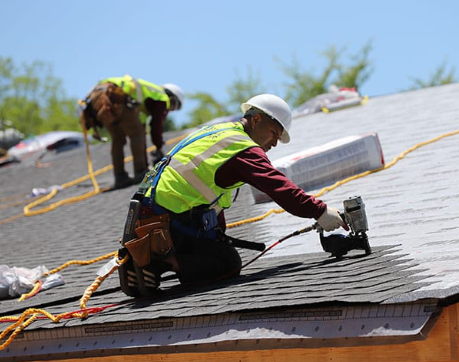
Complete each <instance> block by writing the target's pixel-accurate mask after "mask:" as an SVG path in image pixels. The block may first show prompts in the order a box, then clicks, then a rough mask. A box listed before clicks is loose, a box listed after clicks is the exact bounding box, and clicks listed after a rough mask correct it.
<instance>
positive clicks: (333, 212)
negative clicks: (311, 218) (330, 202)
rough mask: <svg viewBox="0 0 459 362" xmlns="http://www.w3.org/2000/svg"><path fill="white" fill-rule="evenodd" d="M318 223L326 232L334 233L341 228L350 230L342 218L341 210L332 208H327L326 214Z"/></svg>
mask: <svg viewBox="0 0 459 362" xmlns="http://www.w3.org/2000/svg"><path fill="white" fill-rule="evenodd" d="M317 223H318V224H319V226H320V227H321V228H322V229H324V230H325V231H333V230H335V229H338V228H339V227H343V228H344V229H346V230H349V227H348V226H347V225H346V223H345V222H344V221H343V219H342V218H341V216H340V214H339V210H338V209H335V208H334V207H330V206H327V209H326V210H325V212H324V213H323V214H322V215H321V216H320V217H319V218H318V219H317Z"/></svg>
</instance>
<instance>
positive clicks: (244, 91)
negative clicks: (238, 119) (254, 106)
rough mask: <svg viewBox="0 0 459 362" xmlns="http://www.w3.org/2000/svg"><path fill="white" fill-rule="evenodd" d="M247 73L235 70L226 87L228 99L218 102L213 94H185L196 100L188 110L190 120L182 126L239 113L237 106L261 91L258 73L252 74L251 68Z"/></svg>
mask: <svg viewBox="0 0 459 362" xmlns="http://www.w3.org/2000/svg"><path fill="white" fill-rule="evenodd" d="M247 73H248V75H247V76H246V77H243V76H242V75H241V74H240V73H239V72H238V71H236V77H235V80H234V82H232V83H231V84H230V86H228V87H227V89H226V90H227V93H228V96H229V101H227V102H219V101H217V100H216V99H215V98H214V97H213V96H211V95H210V94H208V93H204V92H197V93H193V94H190V95H187V98H189V99H190V100H194V101H196V102H197V106H196V107H195V108H194V109H193V110H192V111H191V112H190V116H191V120H190V122H189V123H186V124H184V125H182V128H188V127H195V126H198V125H200V124H202V123H205V122H208V121H210V120H212V119H214V118H217V117H223V116H229V115H231V114H236V113H239V112H240V110H239V106H240V104H241V103H242V102H245V101H246V100H247V99H249V98H250V97H253V96H254V95H256V94H259V93H263V92H264V91H263V87H262V86H261V80H260V76H259V75H254V73H253V71H252V69H251V68H248V70H247Z"/></svg>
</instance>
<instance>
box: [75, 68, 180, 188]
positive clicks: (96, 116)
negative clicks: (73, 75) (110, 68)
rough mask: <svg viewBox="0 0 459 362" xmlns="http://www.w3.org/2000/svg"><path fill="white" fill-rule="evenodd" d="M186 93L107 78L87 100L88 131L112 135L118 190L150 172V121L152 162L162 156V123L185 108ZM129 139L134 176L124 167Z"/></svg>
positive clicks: (83, 119)
mask: <svg viewBox="0 0 459 362" xmlns="http://www.w3.org/2000/svg"><path fill="white" fill-rule="evenodd" d="M183 98H184V95H183V92H182V90H181V89H180V87H179V86H177V85H175V84H172V83H168V84H163V85H162V86H159V85H156V84H154V83H151V82H147V81H145V80H143V79H135V78H132V77H131V76H129V75H126V76H124V77H114V78H106V79H104V80H102V81H100V82H99V83H98V84H97V85H96V86H95V87H94V88H93V89H92V90H91V92H90V93H89V95H88V96H87V97H86V100H85V104H86V106H85V109H84V111H83V113H82V115H81V120H80V121H81V122H84V124H85V125H86V128H87V129H89V128H91V127H93V128H94V132H95V136H96V138H97V137H99V138H100V136H99V133H98V130H97V127H103V128H105V129H106V130H107V131H108V133H109V134H110V136H111V139H112V147H111V156H112V163H113V172H114V176H115V184H114V185H113V188H115V189H119V188H123V187H127V186H130V185H132V184H134V183H139V182H140V181H141V180H142V178H143V176H144V175H145V173H146V172H147V171H148V161H147V155H146V140H145V123H146V121H147V119H148V118H149V126H150V136H151V141H152V143H153V144H154V145H155V146H156V153H155V154H154V157H155V158H154V159H153V163H156V162H157V161H158V159H160V158H161V157H162V155H163V152H162V147H163V145H164V141H163V123H164V121H165V119H166V116H167V114H168V113H169V112H170V111H174V110H179V109H181V108H182V103H183ZM126 137H128V138H129V141H130V147H131V153H132V156H133V159H134V161H133V166H134V177H133V178H130V177H129V175H128V173H127V172H126V171H125V168H124V146H125V145H126Z"/></svg>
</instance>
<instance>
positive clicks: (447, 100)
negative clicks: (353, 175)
mask: <svg viewBox="0 0 459 362" xmlns="http://www.w3.org/2000/svg"><path fill="white" fill-rule="evenodd" d="M457 99H459V84H452V85H446V86H441V87H434V88H428V89H423V90H418V91H411V92H405V93H400V94H394V95H388V96H381V97H376V98H370V100H369V102H368V103H367V104H366V105H364V106H359V107H354V108H351V109H347V110H341V111H337V112H334V113H330V114H323V113H319V114H314V115H309V116H305V117H303V118H299V119H296V120H295V121H294V123H293V125H292V129H291V134H292V135H293V137H292V141H291V143H290V144H288V145H280V146H278V147H277V148H276V149H274V150H272V151H271V152H270V153H269V156H270V158H271V159H273V160H274V159H276V158H279V157H283V156H286V155H288V154H291V153H294V152H297V151H300V150H303V149H307V148H310V147H313V146H319V145H321V144H324V143H326V142H329V141H332V140H334V139H337V138H340V137H344V136H347V135H355V134H363V133H367V132H377V133H378V135H379V138H380V141H381V144H382V148H383V152H384V156H385V159H386V162H389V161H391V160H392V159H393V158H394V157H395V156H397V155H399V154H400V153H401V152H402V151H404V150H406V149H408V148H410V147H412V146H414V145H416V144H417V143H419V142H423V141H427V140H429V139H431V138H433V137H435V136H439V135H441V134H443V133H445V132H450V131H454V130H456V129H457V128H458V122H457V119H458V118H457V117H458V116H457V115H458V114H459V103H458V102H457ZM172 136H173V135H168V137H172ZM458 139H459V135H458V136H452V137H448V138H445V139H442V140H440V141H438V142H435V143H433V144H430V145H427V146H425V147H422V148H420V149H418V150H416V151H414V152H412V153H410V154H409V155H407V156H406V157H405V158H404V159H402V160H400V161H399V163H397V164H396V165H395V166H393V167H391V168H389V169H387V170H384V171H381V172H378V173H375V174H371V175H369V176H367V177H364V178H361V179H358V180H355V181H352V182H350V183H347V184H344V185H342V186H340V187H338V188H337V189H335V190H333V191H331V192H329V193H327V194H325V195H324V196H322V197H321V198H322V199H323V200H324V201H326V202H327V203H328V204H330V205H332V206H334V207H338V208H340V209H342V201H343V200H344V199H346V198H348V197H349V196H354V195H360V196H362V197H363V199H364V202H365V204H366V212H367V216H368V220H369V227H370V231H369V232H368V235H369V238H370V244H371V245H372V247H373V254H371V255H369V256H367V257H361V252H358V251H356V252H353V253H351V254H350V255H349V256H348V257H345V258H344V259H343V260H335V259H333V258H329V255H328V254H326V253H324V252H323V251H322V249H321V246H320V243H319V239H318V235H317V233H315V232H311V233H308V234H304V235H301V236H297V237H294V238H292V239H289V240H287V241H285V242H284V243H282V244H280V245H279V246H277V247H276V248H274V249H273V250H272V251H270V252H269V253H268V254H266V256H264V257H263V258H261V259H259V260H258V261H256V262H255V263H253V264H251V265H250V266H249V267H248V268H246V269H245V270H243V272H242V275H241V276H240V277H238V278H236V279H233V280H230V281H225V282H219V283H217V284H216V285H213V286H209V287H201V288H198V289H196V290H184V289H181V288H180V287H177V281H175V280H172V281H168V282H166V283H164V284H163V287H164V289H165V290H166V292H165V293H164V294H163V295H162V296H160V297H158V298H155V299H154V300H151V299H148V300H143V301H138V302H136V303H135V304H127V305H125V306H118V307H116V308H113V309H111V310H107V311H105V312H103V313H100V314H97V315H94V316H93V317H91V318H89V319H88V320H86V321H80V320H70V321H66V322H63V324H57V325H56V324H52V323H49V322H48V321H38V322H36V323H34V324H33V325H32V326H30V327H29V328H31V329H34V328H42V327H43V328H59V327H62V326H63V325H65V326H73V325H80V324H87V323H89V324H91V323H106V322H117V321H124V320H126V318H127V316H128V318H129V320H131V321H132V320H144V319H155V318H160V317H165V316H169V317H182V316H195V315H208V314H219V313H225V312H232V311H244V310H253V309H263V308H268V309H270V308H275V307H289V306H307V305H312V304H315V303H332V302H348V303H360V302H361V303H390V302H395V303H401V302H407V301H412V300H419V299H424V298H439V299H441V298H447V297H451V296H455V295H457V294H458V290H459V289H458V288H459V282H458V280H459V268H458V267H457V259H458V256H459V248H458V245H459V236H458V234H459V233H458V231H459V207H458V201H459V182H458V180H459V167H458V166H457V165H458V160H459V147H458V146H457V145H458ZM91 155H92V161H93V167H94V169H95V170H97V169H100V168H102V167H104V166H106V165H108V164H110V156H109V145H108V144H106V145H103V144H100V145H96V146H93V147H92V148H91ZM49 162H50V165H49V167H47V168H36V167H31V166H30V165H28V164H20V165H13V166H11V167H6V168H2V169H0V199H1V201H2V203H1V204H0V205H1V206H2V207H1V208H0V221H1V220H5V219H7V218H9V217H11V216H15V215H19V214H21V213H22V207H23V206H24V205H25V204H26V203H27V202H28V201H31V200H30V199H26V198H25V195H27V194H29V193H30V192H31V190H32V188H34V187H49V186H51V185H61V184H63V183H66V182H69V181H72V180H74V179H77V178H79V177H81V176H83V175H85V174H86V173H87V169H86V167H87V166H86V157H85V154H84V152H82V151H81V150H80V151H72V152H68V153H67V154H65V155H62V156H61V157H59V158H55V159H49ZM127 169H128V170H129V171H131V172H132V164H131V163H129V164H128V165H127ZM97 181H98V182H99V184H100V186H101V187H104V186H108V185H109V184H110V183H111V182H112V175H111V171H108V172H107V173H104V174H102V175H100V176H98V177H97ZM91 189H92V184H91V182H90V180H87V181H84V182H83V183H80V184H79V185H78V186H72V187H69V188H68V189H65V190H63V191H61V192H59V193H58V195H57V196H56V197H55V198H53V199H52V200H51V201H49V202H48V203H46V204H45V205H47V204H50V203H52V202H56V201H59V200H62V199H66V198H68V197H71V196H77V195H81V194H83V193H85V192H88V191H90V190H91ZM134 191H135V187H130V188H127V189H123V190H117V191H115V192H106V193H103V194H101V195H98V196H96V197H92V198H89V199H86V200H84V201H81V202H76V203H72V204H69V205H64V206H61V207H59V208H57V209H56V210H54V211H51V212H48V213H45V214H42V215H36V216H32V217H20V218H18V219H16V220H12V221H10V222H6V223H3V224H0V246H1V250H2V251H1V255H2V257H1V260H0V264H6V265H8V266H21V267H26V268H34V267H36V266H38V265H45V266H46V267H47V268H48V269H53V268H55V267H57V266H60V265H61V264H63V263H64V262H66V261H68V260H88V259H92V258H94V257H97V256H100V255H104V254H107V253H110V252H112V251H115V250H116V249H117V248H118V245H119V244H118V242H117V239H118V238H119V235H120V234H121V233H122V228H123V225H124V219H125V216H126V212H127V206H128V202H129V199H130V197H131V196H132V194H133V193H134ZM317 191H318V190H309V191H308V192H309V193H315V192H317ZM7 197H8V199H6V198H7ZM15 203H18V204H17V205H14V204H15ZM271 208H276V209H278V208H279V207H278V206H277V205H276V204H274V203H272V202H268V203H263V204H256V205H254V204H253V199H252V198H251V192H250V188H249V187H248V186H244V187H243V188H242V192H241V195H240V196H239V197H238V200H237V201H236V203H235V204H234V205H233V207H232V208H231V209H230V210H228V212H227V213H226V216H227V221H228V222H229V223H230V222H233V221H238V220H242V219H246V218H249V217H254V216H259V215H261V214H263V213H265V212H266V211H268V210H270V209H271ZM312 221H313V220H305V219H300V218H297V217H293V216H291V215H289V214H287V213H285V212H284V213H280V214H275V215H271V216H268V217H267V218H265V219H263V220H261V221H259V222H256V223H251V224H246V225H243V226H241V227H238V228H234V229H230V230H229V234H230V235H233V236H236V237H241V238H245V239H249V240H253V241H258V242H266V243H267V244H268V245H270V244H271V243H273V242H274V241H276V240H278V239H279V238H281V237H282V236H285V235H287V234H289V233H290V232H292V231H294V230H297V229H299V228H302V227H304V226H307V225H309V224H311V223H312ZM241 253H242V255H243V258H244V260H245V261H247V260H250V258H252V257H253V256H255V255H256V253H255V252H252V251H247V250H242V251H241ZM101 265H102V264H101V263H97V264H94V265H89V266H70V267H69V268H67V269H64V270H63V271H62V272H61V274H62V275H63V277H64V279H65V281H66V284H65V285H64V286H61V287H58V288H55V289H51V290H49V291H44V292H42V293H39V294H38V295H37V296H35V297H34V298H32V299H29V300H27V301H24V302H20V303H19V302H17V301H16V300H6V301H2V302H1V305H0V314H2V315H9V314H19V313H20V312H21V311H22V310H24V309H25V308H28V307H32V306H36V307H44V308H46V309H47V310H49V311H51V312H52V313H56V314H57V313H61V312H66V311H71V310H75V309H78V308H79V307H78V299H79V298H80V296H81V295H82V293H83V291H84V290H85V288H86V287H87V286H88V285H89V284H90V283H91V282H92V281H93V280H94V278H95V276H96V271H97V269H98V268H99V267H100V266H101ZM128 300H129V298H128V297H126V296H125V295H124V294H123V293H122V292H121V291H120V289H119V284H118V278H117V276H116V275H113V276H112V277H110V278H109V279H108V280H106V281H105V282H104V283H103V284H102V286H101V288H100V289H99V291H98V292H97V293H96V294H95V295H94V296H93V297H92V298H91V299H90V301H89V303H88V306H90V307H92V306H98V305H106V304H111V303H120V302H125V301H128ZM170 301H173V303H171V302H170Z"/></svg>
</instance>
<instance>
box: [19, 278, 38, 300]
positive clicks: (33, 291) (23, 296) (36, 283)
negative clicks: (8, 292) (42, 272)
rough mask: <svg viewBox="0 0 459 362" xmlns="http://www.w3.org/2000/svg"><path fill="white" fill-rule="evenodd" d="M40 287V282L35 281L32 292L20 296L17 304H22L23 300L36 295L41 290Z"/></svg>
mask: <svg viewBox="0 0 459 362" xmlns="http://www.w3.org/2000/svg"><path fill="white" fill-rule="evenodd" d="M42 285H43V283H42V282H41V281H40V280H37V281H36V282H35V285H34V286H33V288H32V290H31V291H30V292H28V293H24V294H22V295H21V297H20V298H19V299H18V302H22V301H23V300H26V299H29V298H31V297H33V296H34V295H35V294H37V293H38V292H39V291H40V290H41V286H42Z"/></svg>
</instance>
